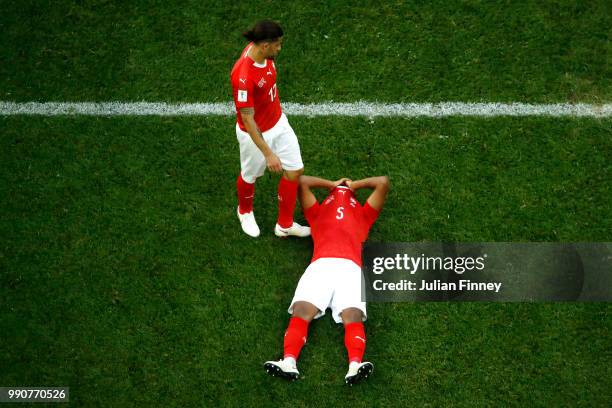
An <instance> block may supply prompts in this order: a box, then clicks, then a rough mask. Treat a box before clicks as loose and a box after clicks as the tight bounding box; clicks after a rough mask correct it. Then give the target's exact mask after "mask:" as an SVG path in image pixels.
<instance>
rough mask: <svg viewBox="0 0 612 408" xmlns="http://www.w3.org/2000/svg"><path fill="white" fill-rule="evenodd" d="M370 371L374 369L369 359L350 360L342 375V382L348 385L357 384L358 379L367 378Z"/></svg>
mask: <svg viewBox="0 0 612 408" xmlns="http://www.w3.org/2000/svg"><path fill="white" fill-rule="evenodd" d="M372 371H374V364H372V363H370V362H369V361H364V362H363V363H357V362H352V363H351V364H349V369H348V372H347V373H346V375H345V376H344V382H345V383H347V384H348V385H353V384H357V383H358V382H359V381H361V380H363V379H365V378H368V376H369V375H370V374H372Z"/></svg>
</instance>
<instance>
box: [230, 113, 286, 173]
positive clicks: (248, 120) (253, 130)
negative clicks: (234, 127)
mask: <svg viewBox="0 0 612 408" xmlns="http://www.w3.org/2000/svg"><path fill="white" fill-rule="evenodd" d="M240 116H241V117H242V122H243V123H244V127H245V128H246V130H247V132H248V134H249V136H251V139H253V143H255V145H256V146H257V147H258V148H259V150H261V153H262V154H263V155H264V157H265V158H266V164H267V167H268V169H269V170H270V171H272V172H274V173H280V172H281V171H282V170H283V168H282V166H281V162H280V159H279V158H278V157H277V156H276V155H275V154H274V153H273V152H272V149H270V146H268V144H267V143H266V141H265V140H264V138H263V135H262V134H261V131H260V130H259V128H258V127H257V123H255V109H253V108H241V109H240Z"/></svg>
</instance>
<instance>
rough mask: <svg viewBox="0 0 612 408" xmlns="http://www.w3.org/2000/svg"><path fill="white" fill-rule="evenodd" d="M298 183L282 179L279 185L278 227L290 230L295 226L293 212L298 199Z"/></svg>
mask: <svg viewBox="0 0 612 408" xmlns="http://www.w3.org/2000/svg"><path fill="white" fill-rule="evenodd" d="M297 189H298V183H297V181H289V180H287V179H286V178H285V177H281V179H280V182H279V183H278V220H277V221H276V222H277V223H278V225H280V226H281V227H283V228H289V227H291V226H292V225H293V210H294V209H295V199H296V197H297Z"/></svg>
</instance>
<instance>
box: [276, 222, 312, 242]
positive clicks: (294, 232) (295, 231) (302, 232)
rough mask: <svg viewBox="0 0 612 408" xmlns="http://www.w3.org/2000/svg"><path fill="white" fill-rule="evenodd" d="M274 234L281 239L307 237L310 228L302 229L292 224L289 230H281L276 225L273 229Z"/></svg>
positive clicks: (296, 224)
mask: <svg viewBox="0 0 612 408" xmlns="http://www.w3.org/2000/svg"><path fill="white" fill-rule="evenodd" d="M274 234H275V235H276V236H277V237H281V238H284V237H288V236H290V235H291V236H294V237H307V236H309V235H310V227H304V226H302V225H300V224H298V223H297V222H294V223H293V225H292V226H290V227H289V228H283V227H281V226H280V225H278V224H276V226H275V227H274Z"/></svg>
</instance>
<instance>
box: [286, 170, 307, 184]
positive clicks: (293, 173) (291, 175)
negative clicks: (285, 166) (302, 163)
mask: <svg viewBox="0 0 612 408" xmlns="http://www.w3.org/2000/svg"><path fill="white" fill-rule="evenodd" d="M302 174H304V168H301V169H299V170H285V178H286V179H287V180H289V181H298V179H299V178H300V176H301V175H302Z"/></svg>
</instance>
